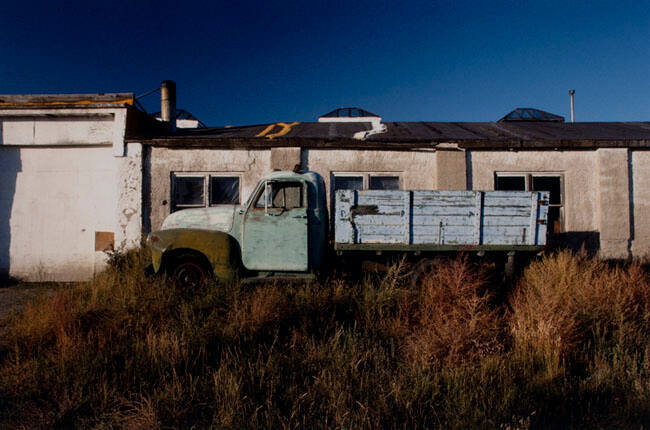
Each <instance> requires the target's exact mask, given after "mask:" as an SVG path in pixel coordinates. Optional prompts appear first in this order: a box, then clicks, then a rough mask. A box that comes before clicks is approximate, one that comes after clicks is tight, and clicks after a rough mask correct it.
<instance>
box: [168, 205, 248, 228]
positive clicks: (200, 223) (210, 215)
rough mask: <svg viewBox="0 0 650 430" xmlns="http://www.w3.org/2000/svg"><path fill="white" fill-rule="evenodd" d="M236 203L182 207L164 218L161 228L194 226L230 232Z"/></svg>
mask: <svg viewBox="0 0 650 430" xmlns="http://www.w3.org/2000/svg"><path fill="white" fill-rule="evenodd" d="M236 208H237V205H223V206H215V207H211V208H200V209H184V210H181V211H178V212H174V213H173V214H171V215H169V216H168V217H167V218H165V221H164V222H163V225H162V228H161V230H169V229H172V228H195V229H201V230H215V231H223V232H225V233H228V232H230V230H231V229H232V222H233V216H234V213H235V209H236Z"/></svg>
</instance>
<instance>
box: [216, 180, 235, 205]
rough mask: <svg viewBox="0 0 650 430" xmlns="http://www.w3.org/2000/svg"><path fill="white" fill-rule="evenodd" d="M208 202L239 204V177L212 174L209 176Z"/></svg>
mask: <svg viewBox="0 0 650 430" xmlns="http://www.w3.org/2000/svg"><path fill="white" fill-rule="evenodd" d="M210 204H211V205H221V204H239V178H237V177H223V176H212V177H211V178H210Z"/></svg>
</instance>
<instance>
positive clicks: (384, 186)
mask: <svg viewBox="0 0 650 430" xmlns="http://www.w3.org/2000/svg"><path fill="white" fill-rule="evenodd" d="M369 188H370V189H371V190H399V178H398V177H397V176H370V187H369Z"/></svg>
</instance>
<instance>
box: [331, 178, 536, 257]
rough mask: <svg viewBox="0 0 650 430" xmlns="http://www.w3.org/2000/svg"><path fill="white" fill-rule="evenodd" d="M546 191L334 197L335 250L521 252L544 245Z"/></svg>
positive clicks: (377, 193)
mask: <svg viewBox="0 0 650 430" xmlns="http://www.w3.org/2000/svg"><path fill="white" fill-rule="evenodd" d="M548 198H549V195H548V192H545V191H537V192H526V191H383V190H367V191H357V190H338V191H336V193H335V213H334V242H335V243H334V247H335V249H336V250H355V249H356V250H401V251H417V250H421V251H445V250H449V251H451V250H462V249H467V250H502V251H505V250H513V251H516V250H521V251H524V250H525V251H532V250H537V249H541V248H542V247H544V245H546V231H547V219H548Z"/></svg>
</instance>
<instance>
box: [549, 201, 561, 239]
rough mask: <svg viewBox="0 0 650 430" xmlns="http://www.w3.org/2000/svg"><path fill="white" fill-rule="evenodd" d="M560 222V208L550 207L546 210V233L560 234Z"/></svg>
mask: <svg viewBox="0 0 650 430" xmlns="http://www.w3.org/2000/svg"><path fill="white" fill-rule="evenodd" d="M561 232H562V220H561V219H560V208H559V207H558V206H551V207H550V208H548V233H549V234H552V233H561Z"/></svg>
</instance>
